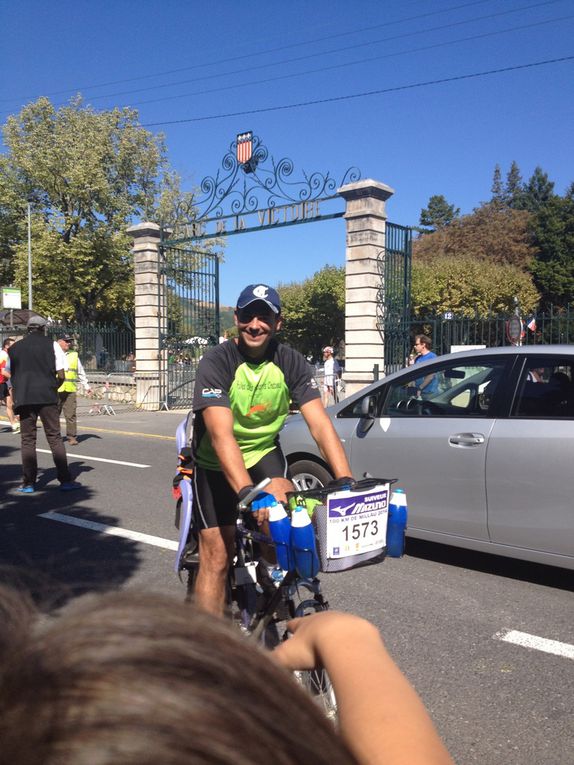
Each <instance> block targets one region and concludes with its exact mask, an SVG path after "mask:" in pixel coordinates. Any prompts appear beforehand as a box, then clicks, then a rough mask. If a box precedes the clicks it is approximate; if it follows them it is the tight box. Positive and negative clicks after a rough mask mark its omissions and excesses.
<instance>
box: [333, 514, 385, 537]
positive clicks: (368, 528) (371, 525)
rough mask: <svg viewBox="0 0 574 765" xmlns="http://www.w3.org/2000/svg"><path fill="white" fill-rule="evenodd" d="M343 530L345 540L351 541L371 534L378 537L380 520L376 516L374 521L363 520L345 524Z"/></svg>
mask: <svg viewBox="0 0 574 765" xmlns="http://www.w3.org/2000/svg"><path fill="white" fill-rule="evenodd" d="M342 531H343V537H344V538H345V542H349V541H350V540H351V539H354V540H357V539H368V538H369V536H371V537H376V536H377V534H378V533H379V522H378V521H377V519H376V518H375V519H373V520H372V521H361V523H353V524H351V525H348V526H345V528H344V529H343V530H342Z"/></svg>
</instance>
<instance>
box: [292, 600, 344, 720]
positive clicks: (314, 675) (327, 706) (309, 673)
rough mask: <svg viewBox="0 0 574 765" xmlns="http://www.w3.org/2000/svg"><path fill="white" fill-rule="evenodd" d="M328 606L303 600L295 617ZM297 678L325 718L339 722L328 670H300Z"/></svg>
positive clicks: (296, 610) (315, 611)
mask: <svg viewBox="0 0 574 765" xmlns="http://www.w3.org/2000/svg"><path fill="white" fill-rule="evenodd" d="M327 609H328V606H327V605H326V604H325V603H320V602H318V601H317V600H303V601H302V602H301V603H299V605H298V606H297V608H296V609H295V616H309V615H310V614H314V613H317V612H319V611H326V610H327ZM295 677H296V678H297V680H298V681H299V683H300V684H301V686H302V687H303V688H304V689H305V690H306V691H307V693H308V694H309V695H310V696H311V698H312V699H313V701H314V702H315V703H316V704H317V705H318V706H319V707H320V708H321V709H322V710H323V712H324V714H325V717H327V718H328V719H329V720H332V721H333V722H334V723H335V722H336V721H337V699H336V697H335V690H334V688H333V685H332V683H331V678H330V677H329V675H328V673H327V670H326V669H322V668H321V669H312V670H306V669H304V670H299V671H298V672H295Z"/></svg>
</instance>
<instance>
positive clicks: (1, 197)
mask: <svg viewBox="0 0 574 765" xmlns="http://www.w3.org/2000/svg"><path fill="white" fill-rule="evenodd" d="M26 212H27V203H26V200H22V199H18V195H17V193H16V191H15V188H14V183H13V179H12V178H11V177H10V168H9V167H8V163H7V161H6V157H4V156H0V284H1V285H8V284H12V281H13V279H14V254H15V252H16V245H17V244H18V241H19V239H20V236H21V227H22V225H23V221H24V219H25V217H26Z"/></svg>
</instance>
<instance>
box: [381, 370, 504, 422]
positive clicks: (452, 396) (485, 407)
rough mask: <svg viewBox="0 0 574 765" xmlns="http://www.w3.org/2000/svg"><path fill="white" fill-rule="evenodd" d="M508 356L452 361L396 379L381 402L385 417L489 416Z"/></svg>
mask: <svg viewBox="0 0 574 765" xmlns="http://www.w3.org/2000/svg"><path fill="white" fill-rule="evenodd" d="M506 367H507V361H506V359H492V360H488V361H486V360H482V359H481V360H480V361H479V360H473V359H468V360H465V361H463V362H460V361H458V362H455V361H451V362H450V363H449V364H442V365H441V366H440V367H431V369H430V370H427V371H426V372H425V370H422V371H420V372H416V373H415V372H414V371H413V373H411V374H410V375H408V376H405V377H402V378H401V379H400V380H397V381H395V382H393V383H389V385H388V386H387V387H388V392H387V395H386V397H385V400H384V401H383V402H382V406H381V410H380V415H381V416H383V417H385V416H386V417H488V416H492V411H493V409H494V402H495V394H496V390H497V388H498V386H499V383H500V382H501V380H502V379H503V377H504V370H505V369H506Z"/></svg>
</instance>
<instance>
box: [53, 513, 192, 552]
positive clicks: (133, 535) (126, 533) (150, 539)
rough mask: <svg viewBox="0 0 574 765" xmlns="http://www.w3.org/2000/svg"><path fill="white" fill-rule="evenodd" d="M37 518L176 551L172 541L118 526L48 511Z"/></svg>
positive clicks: (175, 544)
mask: <svg viewBox="0 0 574 765" xmlns="http://www.w3.org/2000/svg"><path fill="white" fill-rule="evenodd" d="M38 517H39V518H47V519H48V520H49V521H58V522H59V523H68V524H69V525H70V526H80V528H83V529H90V531H98V532H99V533H100V534H109V535H110V536H112V537H124V539H131V540H132V541H134V542H143V544H146V545H153V546H154V547H163V548H164V550H177V547H178V543H177V542H174V541H173V540H172V539H164V538H163V537H154V536H152V535H151V534H142V533H141V532H139V531H130V529H122V528H120V527H119V526H108V525H107V524H105V523H96V522H95V521H87V520H86V519H85V518H75V517H74V516H73V515H63V513H56V512H53V511H50V512H48V513H42V514H41V515H39V516H38Z"/></svg>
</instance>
